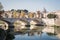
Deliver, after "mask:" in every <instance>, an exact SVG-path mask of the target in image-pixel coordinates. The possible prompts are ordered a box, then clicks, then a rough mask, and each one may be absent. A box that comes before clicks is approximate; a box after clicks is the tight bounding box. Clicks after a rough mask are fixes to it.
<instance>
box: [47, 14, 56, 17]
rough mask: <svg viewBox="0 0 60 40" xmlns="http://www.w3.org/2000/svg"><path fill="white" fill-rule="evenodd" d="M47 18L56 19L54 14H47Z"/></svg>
mask: <svg viewBox="0 0 60 40" xmlns="http://www.w3.org/2000/svg"><path fill="white" fill-rule="evenodd" d="M47 17H48V18H57V15H56V14H48V15H47Z"/></svg>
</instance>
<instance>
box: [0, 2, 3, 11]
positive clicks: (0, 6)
mask: <svg viewBox="0 0 60 40" xmlns="http://www.w3.org/2000/svg"><path fill="white" fill-rule="evenodd" d="M2 9H3V6H2V4H1V2H0V11H1V10H2Z"/></svg>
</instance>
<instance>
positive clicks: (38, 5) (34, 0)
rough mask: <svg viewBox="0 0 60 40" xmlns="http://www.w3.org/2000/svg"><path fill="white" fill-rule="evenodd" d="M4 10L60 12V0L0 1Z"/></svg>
mask: <svg viewBox="0 0 60 40" xmlns="http://www.w3.org/2000/svg"><path fill="white" fill-rule="evenodd" d="M0 2H1V3H2V5H3V7H4V10H10V9H27V10H29V11H37V10H43V8H46V9H47V10H48V11H54V10H60V0H0Z"/></svg>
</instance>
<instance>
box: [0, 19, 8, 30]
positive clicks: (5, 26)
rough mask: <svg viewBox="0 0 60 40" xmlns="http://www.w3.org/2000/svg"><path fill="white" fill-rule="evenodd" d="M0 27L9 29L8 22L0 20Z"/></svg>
mask: <svg viewBox="0 0 60 40" xmlns="http://www.w3.org/2000/svg"><path fill="white" fill-rule="evenodd" d="M0 28H2V29H4V30H7V29H8V23H7V22H5V21H3V20H0Z"/></svg>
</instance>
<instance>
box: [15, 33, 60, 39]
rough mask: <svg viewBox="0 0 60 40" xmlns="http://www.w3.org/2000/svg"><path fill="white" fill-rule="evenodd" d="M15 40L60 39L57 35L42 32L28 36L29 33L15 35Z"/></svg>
mask: <svg viewBox="0 0 60 40" xmlns="http://www.w3.org/2000/svg"><path fill="white" fill-rule="evenodd" d="M14 40H59V39H58V38H57V37H56V36H49V35H47V34H46V33H42V34H40V35H37V34H35V35H33V36H28V34H24V35H15V39H14Z"/></svg>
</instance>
